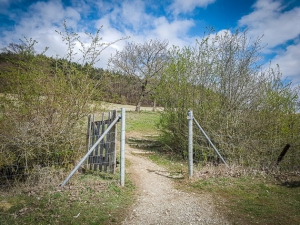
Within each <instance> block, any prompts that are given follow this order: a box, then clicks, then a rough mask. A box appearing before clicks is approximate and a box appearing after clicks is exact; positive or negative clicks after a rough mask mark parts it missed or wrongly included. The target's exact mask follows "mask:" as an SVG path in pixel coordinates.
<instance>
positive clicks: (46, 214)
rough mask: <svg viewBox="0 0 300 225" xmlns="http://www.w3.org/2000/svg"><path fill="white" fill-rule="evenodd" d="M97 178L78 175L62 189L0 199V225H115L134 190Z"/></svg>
mask: <svg viewBox="0 0 300 225" xmlns="http://www.w3.org/2000/svg"><path fill="white" fill-rule="evenodd" d="M99 175H100V174H97V173H96V174H87V175H79V176H78V177H76V178H75V179H74V183H70V184H69V185H67V186H66V187H65V188H63V189H61V188H57V187H48V188H47V189H43V190H37V189H33V190H31V191H30V190H29V191H27V192H25V193H24V192H20V193H12V192H11V193H5V194H4V193H2V194H1V196H0V224H3V225H4V224H119V223H120V222H121V221H122V219H124V217H125V216H126V214H125V211H124V209H126V208H127V207H129V206H130V205H131V204H132V202H133V199H134V198H133V193H134V186H133V185H132V183H131V182H130V181H129V180H126V186H125V187H123V188H122V187H120V186H119V185H118V184H117V183H116V181H115V180H116V178H115V177H114V178H109V177H108V176H107V175H103V176H102V177H108V179H103V178H101V177H100V176H99Z"/></svg>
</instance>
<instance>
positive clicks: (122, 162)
mask: <svg viewBox="0 0 300 225" xmlns="http://www.w3.org/2000/svg"><path fill="white" fill-rule="evenodd" d="M120 119H121V135H120V136H121V139H120V142H121V144H120V154H121V160H120V184H121V186H124V180H125V109H124V108H122V109H121V115H119V116H116V118H115V119H114V120H113V121H112V122H111V124H110V125H109V126H108V128H107V129H106V130H105V131H104V132H103V134H102V135H101V136H100V137H99V138H98V140H97V141H96V142H95V143H94V145H93V146H92V147H91V148H90V149H89V150H88V152H87V153H86V154H85V156H84V157H82V159H81V160H80V162H79V163H78V164H77V165H76V166H75V168H74V169H73V170H72V171H71V172H70V174H69V175H68V177H67V178H66V179H65V180H64V182H63V183H62V184H61V185H60V186H61V187H63V186H65V185H66V183H67V182H68V181H69V180H70V179H71V177H72V176H73V175H74V174H75V173H76V171H77V170H78V169H79V167H80V166H81V165H82V164H83V163H84V162H85V160H86V159H87V158H88V157H89V155H90V154H91V153H92V152H93V151H94V150H95V148H96V147H97V146H98V145H99V143H100V142H101V141H102V139H103V138H104V137H105V135H106V134H107V133H108V132H109V131H110V130H111V129H112V127H113V126H115V125H116V123H117V122H118V121H119V120H120Z"/></svg>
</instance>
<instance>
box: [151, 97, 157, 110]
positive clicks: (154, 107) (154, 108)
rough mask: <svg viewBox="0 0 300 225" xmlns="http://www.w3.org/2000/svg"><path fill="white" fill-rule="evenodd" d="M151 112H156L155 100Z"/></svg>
mask: <svg viewBox="0 0 300 225" xmlns="http://www.w3.org/2000/svg"><path fill="white" fill-rule="evenodd" d="M152 111H153V112H155V111H156V100H155V99H154V100H153V108H152Z"/></svg>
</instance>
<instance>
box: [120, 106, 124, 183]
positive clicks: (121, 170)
mask: <svg viewBox="0 0 300 225" xmlns="http://www.w3.org/2000/svg"><path fill="white" fill-rule="evenodd" d="M120 136H121V148H120V183H121V186H122V187H124V184H125V109H124V108H122V109H121V135H120Z"/></svg>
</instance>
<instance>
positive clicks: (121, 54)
mask: <svg viewBox="0 0 300 225" xmlns="http://www.w3.org/2000/svg"><path fill="white" fill-rule="evenodd" d="M167 46H168V41H166V40H164V41H160V40H150V41H146V42H145V43H144V44H136V43H133V42H131V43H127V45H126V46H125V47H124V49H123V50H122V51H118V52H117V53H116V55H115V56H114V57H112V58H111V59H110V63H109V65H110V67H111V69H113V70H117V71H119V72H121V73H122V74H124V75H127V76H135V77H137V78H138V79H137V80H138V84H137V85H138V86H139V90H140V93H139V98H138V101H137V103H136V111H137V112H139V111H140V107H141V103H142V101H143V99H144V97H145V96H147V95H149V94H151V93H153V91H154V89H155V87H156V86H157V84H158V78H159V77H160V75H161V73H162V71H163V69H164V67H165V66H166V61H167V59H168V56H167V55H168V52H167Z"/></svg>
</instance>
